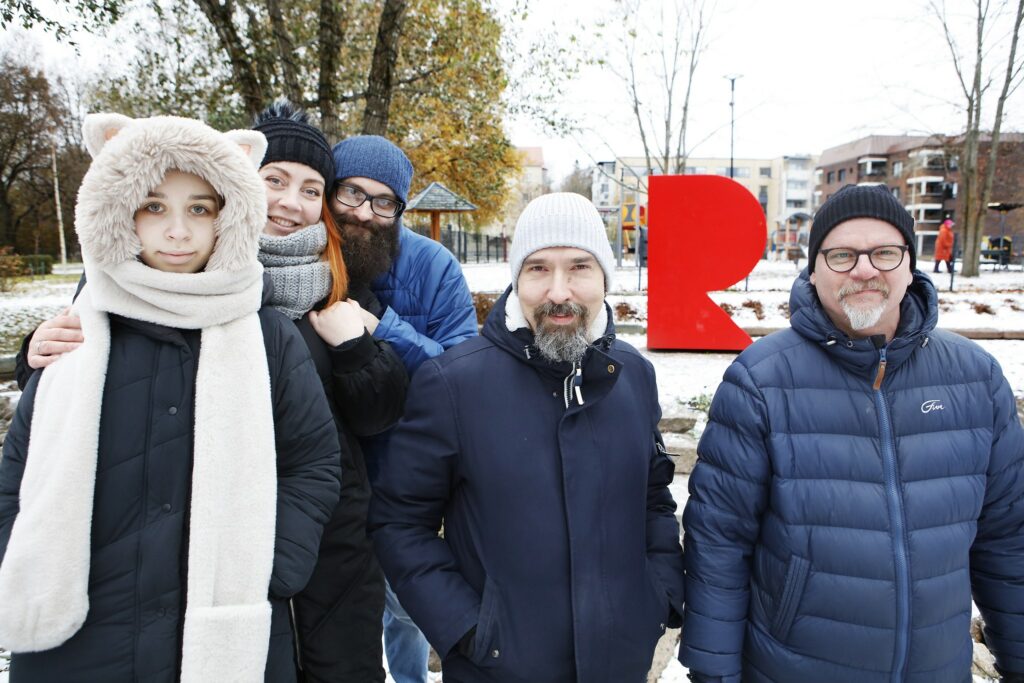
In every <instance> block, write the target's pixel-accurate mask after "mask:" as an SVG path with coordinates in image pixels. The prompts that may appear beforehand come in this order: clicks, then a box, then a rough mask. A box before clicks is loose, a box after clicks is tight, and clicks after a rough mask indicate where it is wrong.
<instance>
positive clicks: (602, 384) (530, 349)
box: [481, 285, 622, 407]
mask: <svg viewBox="0 0 1024 683" xmlns="http://www.w3.org/2000/svg"><path fill="white" fill-rule="evenodd" d="M514 296H515V294H513V293H512V287H511V285H510V286H509V287H508V288H507V289H506V290H505V293H504V294H502V295H501V297H500V298H499V299H498V301H497V302H495V304H494V308H492V309H491V312H490V314H488V316H487V319H486V320H485V321H484V325H483V330H482V331H481V334H482V335H483V336H484V337H486V338H487V339H488V340H490V341H491V342H493V343H494V344H495V345H496V346H497V347H498V348H500V349H502V350H503V351H505V352H507V353H508V354H509V355H511V356H512V357H514V358H515V359H517V360H518V361H519V362H521V363H524V364H525V365H528V366H529V367H531V368H533V369H534V370H535V371H536V372H537V373H539V374H541V375H543V376H545V377H549V378H551V379H553V380H557V381H559V382H564V381H565V379H566V378H567V377H569V376H570V375H571V374H572V373H573V372H574V368H573V364H572V363H569V362H566V361H563V362H559V363H555V362H552V361H549V360H547V359H546V358H544V357H542V356H541V355H540V351H538V350H537V345H536V343H535V342H534V338H533V331H532V330H530V328H529V327H526V326H524V327H520V328H518V329H516V330H510V329H508V327H509V326H508V325H507V324H506V307H507V305H508V301H509V298H510V297H514ZM519 315H520V317H521V316H522V313H521V311H520V314H519ZM605 316H606V317H607V323H606V325H605V328H604V335H602V336H601V337H599V338H597V339H596V340H595V341H594V342H593V343H592V344H591V345H590V347H589V348H588V349H587V352H586V354H585V355H584V356H583V361H582V362H581V363H580V368H581V369H582V376H581V382H582V383H583V386H582V388H581V392H582V394H583V397H584V403H583V405H587V404H590V403H595V402H596V401H597V400H598V399H600V398H601V397H603V396H604V395H605V394H607V393H608V391H609V390H610V389H611V387H612V385H613V384H614V383H615V380H616V379H617V378H618V376H619V371H620V370H621V368H622V363H621V361H619V360H618V359H617V358H615V354H614V352H613V348H612V345H613V344H614V342H615V324H614V323H613V322H612V319H611V311H610V309H609V308H608V303H607V302H605ZM523 322H524V323H525V319H523ZM577 407H579V404H578V402H577Z"/></svg>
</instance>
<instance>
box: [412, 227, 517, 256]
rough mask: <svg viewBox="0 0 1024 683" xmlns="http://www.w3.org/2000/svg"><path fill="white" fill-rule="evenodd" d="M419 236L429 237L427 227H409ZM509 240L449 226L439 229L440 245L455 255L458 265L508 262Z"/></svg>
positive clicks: (428, 228)
mask: <svg viewBox="0 0 1024 683" xmlns="http://www.w3.org/2000/svg"><path fill="white" fill-rule="evenodd" d="M410 228H411V229H412V230H413V231H415V232H418V233H419V234H421V235H423V236H425V237H430V227H429V226H410ZM508 243H509V238H507V237H491V236H489V235H481V234H480V233H476V232H466V231H465V230H456V229H455V228H453V227H451V226H449V227H446V228H442V229H441V244H443V245H444V246H445V248H447V249H448V251H450V252H452V254H454V255H455V258H457V259H458V260H459V262H460V263H491V262H502V261H508V246H509V244H508Z"/></svg>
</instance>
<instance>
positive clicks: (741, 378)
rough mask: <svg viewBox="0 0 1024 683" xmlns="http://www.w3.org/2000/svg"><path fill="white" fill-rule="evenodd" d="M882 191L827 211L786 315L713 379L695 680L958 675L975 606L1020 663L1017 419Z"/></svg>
mask: <svg viewBox="0 0 1024 683" xmlns="http://www.w3.org/2000/svg"><path fill="white" fill-rule="evenodd" d="M914 237H915V235H914V220H913V218H912V217H911V215H910V214H909V213H907V211H906V210H905V209H904V208H903V206H902V205H900V203H899V201H898V200H897V199H896V198H895V197H893V195H892V193H891V192H890V191H889V190H888V188H886V187H884V186H863V187H862V186H852V185H851V186H847V187H844V188H843V189H841V190H840V191H839V192H836V193H835V194H834V195H832V196H831V197H830V198H829V199H828V200H827V201H826V202H825V203H824V204H823V205H822V206H821V208H820V209H819V210H818V212H817V214H816V215H815V217H814V223H813V225H812V227H811V239H810V254H809V258H810V263H809V265H808V268H807V270H805V271H804V272H803V273H802V274H801V275H800V277H798V278H797V280H796V282H795V283H794V285H793V289H792V293H791V294H790V304H789V307H790V312H791V317H790V324H791V329H787V330H783V331H781V332H777V333H775V334H772V335H769V336H767V337H765V338H763V339H761V340H759V341H757V342H755V343H754V344H753V345H752V346H750V347H749V348H747V349H746V350H745V351H744V352H743V353H741V354H740V355H739V357H738V358H737V359H736V361H735V362H734V363H733V364H732V365H731V366H730V367H729V369H728V370H727V371H726V373H725V377H724V380H723V381H722V384H721V385H720V386H719V388H718V391H717V392H716V394H715V398H714V400H713V401H712V404H711V410H710V413H709V419H708V425H707V427H706V428H705V430H704V434H703V436H702V437H701V441H700V444H699V445H698V447H697V453H698V461H697V465H696V467H695V468H694V471H693V474H692V475H691V476H690V498H689V500H688V501H687V504H686V511H685V513H684V515H683V526H684V529H685V534H684V539H685V545H686V553H685V557H686V600H687V602H686V612H685V618H684V625H683V638H682V645H681V647H680V653H679V658H680V660H681V661H682V663H683V664H684V665H686V666H687V667H688V668H689V669H690V678H691V680H693V681H696V682H698V683H739V681H744V682H747V681H754V682H758V683H760V682H768V681H787V682H794V683H799V682H807V683H810V682H812V681H813V682H819V681H856V682H857V683H868V682H873V681H878V682H882V681H885V682H888V681H929V683H944V682H948V683H960V682H961V681H967V680H970V678H971V663H972V655H973V643H972V641H971V637H970V619H971V609H972V607H971V599H972V597H973V599H974V603H975V604H976V605H977V606H978V608H979V609H980V610H981V613H982V615H983V616H984V618H985V623H986V628H985V637H986V643H987V644H988V646H989V649H990V650H991V651H992V653H993V654H994V655H995V659H996V665H997V667H998V668H999V670H1000V671H1001V672H1002V675H1003V679H1002V680H1004V681H1022V680H1024V676H1022V675H1021V672H1024V582H1022V581H1021V577H1022V576H1024V536H1022V534H1021V533H1020V529H1021V527H1022V525H1024V506H1022V505H1021V500H1022V499H1024V474H1022V472H1024V429H1022V428H1021V423H1020V420H1019V419H1018V418H1017V408H1016V405H1015V402H1014V397H1013V392H1012V391H1011V390H1010V387H1009V385H1008V384H1007V382H1006V379H1005V378H1004V377H1003V374H1002V372H1001V370H1000V368H999V364H998V363H997V362H996V361H995V359H994V358H992V357H991V356H990V355H989V354H988V353H986V352H985V351H983V350H982V349H981V348H979V347H978V346H976V345H975V344H974V343H972V342H970V341H968V340H966V339H964V338H962V337H959V336H958V335H955V334H952V333H949V332H946V331H944V330H939V329H936V327H935V325H936V320H937V317H938V300H937V296H936V293H935V287H934V286H933V285H932V283H931V280H929V279H928V276H927V275H925V274H924V273H921V272H920V271H918V270H915V268H914V265H915V258H916V244H915V239H914Z"/></svg>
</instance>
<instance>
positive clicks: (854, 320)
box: [838, 279, 889, 331]
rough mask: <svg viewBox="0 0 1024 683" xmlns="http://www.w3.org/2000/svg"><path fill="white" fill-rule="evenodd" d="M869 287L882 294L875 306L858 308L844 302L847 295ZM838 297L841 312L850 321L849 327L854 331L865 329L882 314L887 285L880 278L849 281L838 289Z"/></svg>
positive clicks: (886, 295)
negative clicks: (856, 281) (858, 282)
mask: <svg viewBox="0 0 1024 683" xmlns="http://www.w3.org/2000/svg"><path fill="white" fill-rule="evenodd" d="M871 288H874V289H878V290H879V291H881V292H882V294H883V295H884V298H883V300H882V302H881V303H880V304H878V305H877V306H875V307H873V308H858V307H857V306H852V305H850V304H848V303H846V297H847V296H848V295H850V294H855V293H857V292H859V291H861V290H864V289H871ZM838 298H839V306H840V308H842V309H843V313H845V314H846V318H847V319H848V320H849V321H850V329H852V330H856V331H860V330H866V329H868V328H869V327H874V326H875V325H877V324H878V321H879V320H881V318H882V314H883V313H884V312H885V302H886V300H888V298H889V286H888V285H886V284H885V281H884V280H880V279H877V280H875V279H873V280H868V281H867V282H865V283H863V284H857V283H850V284H848V285H846V286H845V287H843V288H841V289H840V290H839V292H838Z"/></svg>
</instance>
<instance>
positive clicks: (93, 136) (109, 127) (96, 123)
mask: <svg viewBox="0 0 1024 683" xmlns="http://www.w3.org/2000/svg"><path fill="white" fill-rule="evenodd" d="M133 121H134V119H132V118H130V117H128V116H125V115H124V114H114V113H102V114H86V116H85V122H84V123H83V124H82V137H83V138H84V139H85V148H86V149H87V150H89V156H91V157H92V158H93V159H95V158H96V156H97V155H98V154H99V153H100V150H101V149H103V145H105V144H107V141H108V140H110V139H111V138H112V137H114V136H115V135H117V134H118V133H120V132H121V129H122V128H125V127H126V126H128V125H129V124H131V123H132V122H133Z"/></svg>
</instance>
